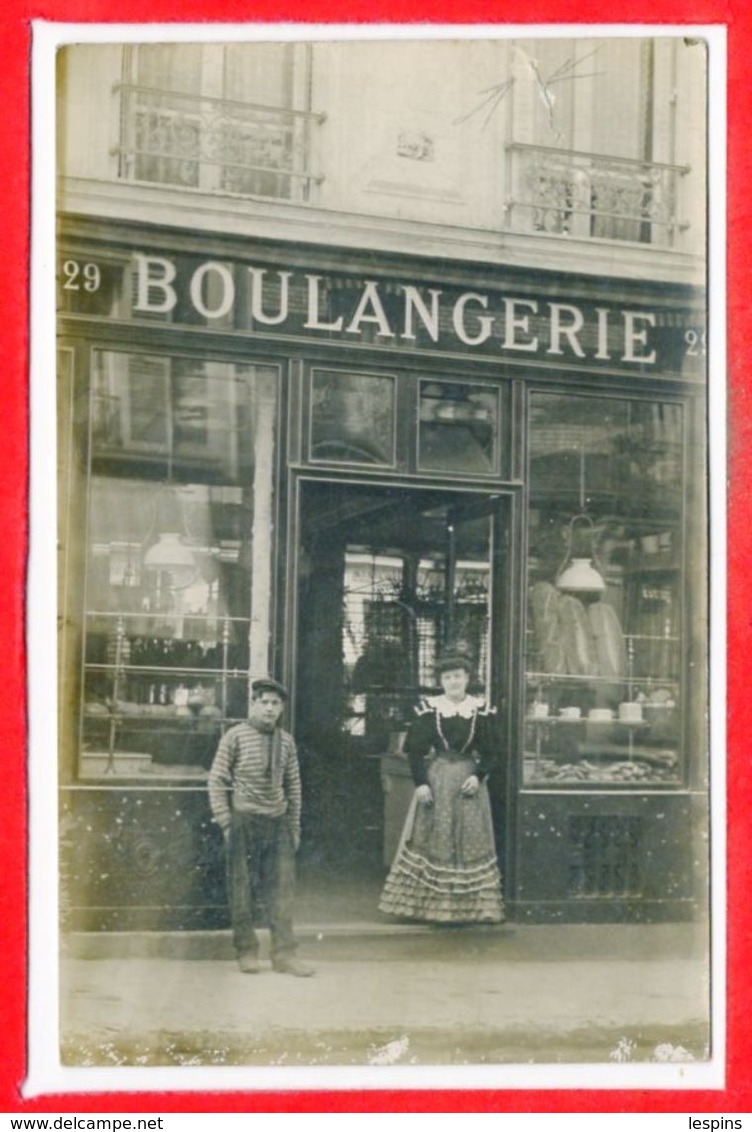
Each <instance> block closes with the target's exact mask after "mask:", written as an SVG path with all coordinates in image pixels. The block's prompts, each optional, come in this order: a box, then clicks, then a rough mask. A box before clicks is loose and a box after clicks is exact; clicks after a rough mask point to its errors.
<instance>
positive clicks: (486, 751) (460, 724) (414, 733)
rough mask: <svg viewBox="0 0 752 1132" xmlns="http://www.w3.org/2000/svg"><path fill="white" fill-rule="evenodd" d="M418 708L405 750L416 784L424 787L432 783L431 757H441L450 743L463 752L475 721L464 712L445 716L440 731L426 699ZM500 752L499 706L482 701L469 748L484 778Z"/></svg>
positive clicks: (451, 746)
mask: <svg viewBox="0 0 752 1132" xmlns="http://www.w3.org/2000/svg"><path fill="white" fill-rule="evenodd" d="M415 711H416V718H415V719H414V720H413V722H412V724H411V725H410V728H409V730H408V732H407V736H406V738H405V743H404V747H403V750H404V752H405V754H406V755H407V757H408V759H409V761H410V771H411V773H412V776H413V781H414V782H415V785H416V786H423V785H424V784H426V783H427V782H428V764H429V756H433V755H436V756H440V755H441V754H443V753H444V752H445V751H446V749H447V746H448V747H449V748H450V749H451V750H452V751H455V752H459V751H463V750H464V748H465V745H466V744H467V743H468V739H469V738H470V732H471V728H472V725H473V720H472V717H464V716H461V715H442V716H441V733H439V728H438V726H437V711H436V709H435V708H434V707H432V706H431V705H430V704H429V703H428V702H426V701H423V702H422V703H421V704H420V706H419V707H417V708H416V709H415ZM442 735H443V739H442ZM498 751H499V742H498V727H497V718H496V709H495V708H489V707H487V706H486V705H485V704H483V703H481V704H479V706H478V710H477V713H476V717H475V734H474V735H473V739H472V742H471V743H470V744H468V746H467V750H466V751H465V753H466V754H467V756H468V758H473V759H474V760H475V762H476V765H477V770H476V773H477V775H478V778H479V779H480V780H481V781H483V779H484V778H485V777H486V775H487V774H488V772H489V770H490V769H491V767H492V766H493V764H494V761H495V760H496V758H497V757H498Z"/></svg>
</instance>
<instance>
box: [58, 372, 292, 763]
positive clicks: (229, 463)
mask: <svg viewBox="0 0 752 1132" xmlns="http://www.w3.org/2000/svg"><path fill="white" fill-rule="evenodd" d="M277 384H278V373H277V370H276V368H274V367H264V366H239V365H233V364H230V363H220V362H208V361H207V362H196V361H192V362H190V363H188V362H186V361H184V360H182V359H175V358H170V357H166V356H160V355H135V354H125V353H121V352H118V351H109V350H101V351H95V353H94V358H93V370H92V380H91V388H90V396H89V412H88V414H87V415H88V423H89V429H88V444H87V445H86V452H85V456H84V461H83V464H84V468H85V472H84V474H85V476H86V478H87V481H88V483H87V487H86V492H85V497H86V499H87V514H86V517H85V522H84V523H82V527H84V528H85V531H86V536H85V553H84V554H83V556H82V557H83V562H82V566H83V574H84V577H85V583H84V587H83V598H82V604H83V610H84V613H83V634H82V636H83V640H82V645H81V647H82V651H83V661H84V663H83V675H82V688H81V702H82V710H81V745H80V759H79V773H80V775H81V776H82V777H84V778H90V777H98V776H103V775H104V776H108V777H109V776H110V775H112V776H117V777H118V778H121V777H124V776H125V777H127V776H134V775H137V776H142V777H149V776H152V777H153V776H159V775H162V776H164V775H169V776H196V775H198V776H202V775H203V774H205V772H206V770H207V769H208V767H209V765H210V762H211V759H212V756H213V754H214V751H215V749H216V745H217V742H218V739H219V736H220V734H221V732H222V730H223V729H224V728H226V727H227V726H228V725H230V724H231V723H232V722H234V721H236V720H238V719H242V718H244V717H245V716H246V713H247V706H248V680H249V672H250V671H252V670H255V671H256V672H257V671H259V670H264V669H265V668H266V667H267V662H268V658H267V656H266V653H265V649H266V643H265V642H266V640H267V639H268V627H269V616H270V608H271V601H272V595H271V551H270V547H269V530H270V527H271V516H272V511H273V505H274V477H273V470H274V463H275V452H274V443H275V441H274V437H275V428H276V403H277ZM82 486H83V485H82ZM74 490H75V485H74ZM71 537H72V538H75V537H76V536H75V535H72V536H71ZM74 584H75V581H74ZM75 599H76V595H75V594H73V593H71V595H70V601H71V602H73V601H75ZM71 620H73V619H71ZM251 623H253V624H254V625H255V626H256V629H257V633H256V634H255V635H254V640H253V641H251V639H250V625H251ZM265 626H266V630H265V629H264V627H265Z"/></svg>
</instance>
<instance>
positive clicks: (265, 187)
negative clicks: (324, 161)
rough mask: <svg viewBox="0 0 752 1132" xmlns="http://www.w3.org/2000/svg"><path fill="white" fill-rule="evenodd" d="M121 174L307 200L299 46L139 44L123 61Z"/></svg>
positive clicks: (302, 51) (310, 118) (307, 121)
mask: <svg viewBox="0 0 752 1132" xmlns="http://www.w3.org/2000/svg"><path fill="white" fill-rule="evenodd" d="M124 70H125V73H124V79H123V82H122V83H121V84H120V87H119V89H120V94H121V100H122V101H121V113H120V122H121V135H120V146H119V156H120V175H121V177H124V178H125V179H127V180H136V181H145V182H153V183H157V184H165V185H177V186H181V187H184V188H192V189H202V190H205V191H214V192H225V193H237V194H240V195H242V196H264V197H278V198H279V197H281V198H284V199H293V200H307V199H308V195H309V190H310V187H311V185H312V184H313V183H314V182H315V181H316V180H317V178H316V177H315V175H314V173H313V172H312V170H311V162H310V156H311V155H310V150H311V144H312V138H311V127H312V125H313V124H315V123H316V122H318V121H320V120H321V116H320V115H315V114H312V113H309V111H308V106H307V79H306V76H307V70H308V67H307V48H306V46H305V45H303V44H293V43H253V44H249V43H232V44H195V43H183V44H161V43H155V44H140V45H138V46H135V47H132V48H128V49H126V51H125V56H124Z"/></svg>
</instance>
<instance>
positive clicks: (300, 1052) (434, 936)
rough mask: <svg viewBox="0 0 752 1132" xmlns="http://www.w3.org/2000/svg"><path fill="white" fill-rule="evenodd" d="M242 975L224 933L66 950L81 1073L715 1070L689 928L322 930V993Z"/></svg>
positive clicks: (72, 1037) (75, 940) (91, 943)
mask: <svg viewBox="0 0 752 1132" xmlns="http://www.w3.org/2000/svg"><path fill="white" fill-rule="evenodd" d="M260 936H261V940H262V954H261V958H262V971H261V973H260V974H257V975H244V974H242V973H241V972H240V971H239V970H238V968H237V966H236V964H235V962H234V956H233V953H232V949H231V947H230V940H229V935H228V934H227V933H222V932H205V933H202V932H187V933H179V934H177V933H175V934H161V933H153V934H151V933H112V934H109V935H104V934H100V935H94V934H92V935H83V934H82V935H76V936H70V937H68V939H67V940H66V946H65V954H64V956H63V959H62V963H61V1046H62V1059H63V1062H64V1064H68V1065H150V1066H156V1065H162V1066H164V1065H185V1064H189V1065H220V1064H221V1065H273V1064H286V1065H327V1064H328V1065H332V1064H337V1065H353V1064H359V1065H365V1064H456V1065H462V1064H501V1063H517V1064H519V1063H533V1062H540V1063H555V1062H580V1063H585V1062H586V1063H591V1064H592V1063H598V1062H605V1063H608V1062H609V1061H614V1060H617V1061H620V1060H643V1061H646V1060H659V1061H660V1060H700V1059H702V1058H704V1057H706V1056H707V1049H708V1040H709V1038H708V1035H709V1027H708V1015H709V967H708V954H707V936H706V932H705V930H704V929H703V928H701V927H700V926H698V925H692V924H661V925H649V926H644V925H602V924H600V925H571V924H570V925H561V926H550V925H545V926H542V925H521V926H515V925H504V926H502V927H499V928H477V927H475V928H455V929H449V928H445V929H438V928H431V927H415V928H413V927H399V926H398V927H393V926H386V925H382V924H379V925H377V924H374V925H372V926H370V928H369V926H368V925H363V924H359V925H357V930H356V929H355V928H354V926H353V927H352V928H351V929H349V928H348V926H347V925H336V926H332V927H327V926H309V927H303V928H301V929H300V930H299V936H300V942H301V948H300V954H301V957H304V958H305V959H306V961H310V962H311V963H312V964H313V965H314V966H315V967H316V975H315V977H314V978H310V979H296V978H292V977H290V976H289V975H279V974H276V973H274V972H272V971H271V970H270V968H269V965H268V961H266V960H265V947H266V945H267V938H266V933H265V932H261V933H260Z"/></svg>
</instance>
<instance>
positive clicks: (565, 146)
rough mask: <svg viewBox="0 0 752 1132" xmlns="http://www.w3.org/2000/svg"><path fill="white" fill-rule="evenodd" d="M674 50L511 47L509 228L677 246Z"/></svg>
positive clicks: (623, 43) (604, 45)
mask: <svg viewBox="0 0 752 1132" xmlns="http://www.w3.org/2000/svg"><path fill="white" fill-rule="evenodd" d="M677 49H678V47H677V44H676V43H674V42H671V41H669V40H656V39H630V38H624V39H604V40H559V39H534V40H519V41H516V42H515V43H514V44H513V45H512V48H511V51H512V76H513V79H514V81H513V84H512V87H513V99H514V113H513V121H514V126H513V132H512V137H511V141H510V144H509V146H508V156H509V167H508V176H509V185H510V193H509V197H508V200H507V222H508V224H509V226H510V227H511V228H514V229H516V230H523V231H531V230H532V231H538V232H550V233H557V234H561V235H568V236H581V237H600V238H604V239H612V240H629V241H634V242H637V243H647V244H656V245H662V246H667V247H671V246H675V244H676V242H677V235H678V233H679V232H680V230H681V229H682V227H684V225H683V223H682V216H681V203H682V202H681V195H682V178H683V176H684V174H686V173H687V172H688V170H687V168H686V167H684V166H681V165H679V164H677V163H676V162H675V159H674V158H675V155H674V115H675V91H674V90H673V88H672V85H671V74H672V71H673V69H674V68H675V62H674V61H673V54H674V53H675V51H676V50H677Z"/></svg>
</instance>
